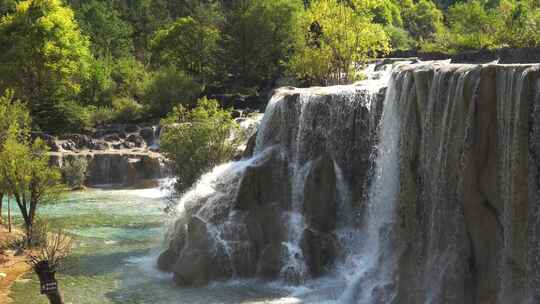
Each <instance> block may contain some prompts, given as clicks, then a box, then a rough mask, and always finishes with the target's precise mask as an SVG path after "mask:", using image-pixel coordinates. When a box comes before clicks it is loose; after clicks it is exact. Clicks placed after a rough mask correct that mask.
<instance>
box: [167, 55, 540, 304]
mask: <svg viewBox="0 0 540 304" xmlns="http://www.w3.org/2000/svg"><path fill="white" fill-rule="evenodd" d="M390 76H391V77H390ZM387 85H388V88H386V91H385V87H386V86H387ZM539 92H540V72H539V69H538V67H537V66H527V65H513V66H506V65H494V64H490V65H457V64H449V63H448V62H423V63H417V64H396V65H394V69H393V70H392V71H390V70H389V69H384V68H383V69H380V68H377V69H376V68H374V67H371V69H370V72H369V73H368V79H367V80H365V81H362V82H359V83H356V84H354V85H348V86H334V87H325V88H309V89H296V88H282V89H279V90H276V92H275V94H274V95H273V97H272V99H271V100H270V102H269V104H268V107H267V109H266V113H265V115H264V117H263V119H262V121H261V124H260V126H259V129H258V132H257V135H256V138H255V140H254V148H253V153H252V156H250V157H248V158H247V159H244V160H242V161H239V162H233V163H230V164H227V165H223V166H220V167H217V168H215V169H214V170H213V171H212V172H211V173H209V174H207V175H205V176H203V178H202V179H201V181H200V182H199V183H198V184H197V185H196V186H195V187H194V188H193V189H192V190H191V191H190V192H188V193H187V194H186V195H185V196H184V197H183V198H182V199H181V200H180V204H179V206H182V207H181V210H180V211H181V212H179V214H180V215H179V218H178V219H177V220H176V223H175V225H174V226H173V227H172V229H171V232H170V239H169V246H168V248H167V250H166V251H165V252H163V253H162V255H161V256H160V259H159V266H160V268H161V269H163V270H166V271H169V272H172V273H173V274H174V278H175V280H176V282H178V283H179V284H181V285H192V284H201V283H207V282H209V281H213V280H221V279H229V278H253V277H259V278H269V279H277V278H281V279H282V281H285V282H286V284H291V283H292V284H304V286H307V287H309V286H310V284H315V283H314V282H323V283H320V284H323V285H318V286H317V287H315V288H314V289H320V290H325V292H326V293H328V294H331V295H330V296H329V295H328V294H325V295H324V299H326V300H333V301H336V300H337V301H340V302H341V303H346V304H349V303H360V304H376V303H377V304H378V303H400V304H402V303H404V304H409V303H410V304H416V303H433V304H438V303H445V304H446V303H450V304H454V303H455V304H458V303H459V304H462V303H464V304H484V303H497V304H501V303H527V304H528V303H535V301H536V300H537V299H538V297H539V296H540V295H539V289H538V287H537V284H536V285H535V282H539V281H540V270H539V269H540V263H539V262H538V258H537V253H538V252H540V246H539V245H538V244H540V241H538V240H539V237H538V234H539V232H538V231H539V228H538V227H540V225H539V224H538V223H539V219H538V218H539V213H540V212H539V210H540V207H539V202H538V200H537V199H536V198H538V197H539V195H538V188H539V187H538V161H537V160H538V154H539V152H537V150H538V149H536V148H537V145H536V142H537V138H538V117H539V115H538V100H539V97H538V96H539V95H540V94H539ZM382 97H384V98H382ZM321 276H323V278H321V279H320V280H319V278H320V277H321ZM330 281H332V282H330ZM329 286H331V287H329ZM329 289H332V290H329ZM320 297H321V294H318V296H315V297H313V298H309V300H308V297H304V298H302V299H301V300H299V301H304V300H305V302H306V303H308V302H309V303H311V302H315V303H317V302H319V300H320ZM315 298H317V299H319V300H312V299H315ZM536 302H537V301H536Z"/></svg>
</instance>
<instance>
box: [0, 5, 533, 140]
mask: <svg viewBox="0 0 540 304" xmlns="http://www.w3.org/2000/svg"><path fill="white" fill-rule="evenodd" d="M0 16H1V21H0V93H1V92H5V93H4V97H5V98H7V96H9V97H10V98H12V99H13V100H18V101H21V102H22V103H23V104H25V105H26V107H27V108H28V109H29V111H30V113H31V117H32V118H33V120H32V121H33V122H34V123H33V126H32V129H34V130H41V131H45V132H49V133H53V134H54V133H56V134H58V133H62V132H66V130H69V131H70V132H84V131H85V130H89V129H91V128H93V127H95V126H96V125H99V124H103V123H110V122H138V121H150V120H159V119H160V118H163V117H165V116H166V115H167V113H169V112H170V111H171V110H172V109H173V108H174V107H175V106H177V105H180V104H181V105H184V106H187V107H188V108H189V107H191V106H193V105H195V104H196V101H197V100H198V99H199V98H201V97H203V96H215V95H220V94H221V95H224V94H225V95H226V94H243V95H246V96H255V98H261V99H265V98H267V96H266V95H267V94H268V92H270V91H271V89H273V88H274V87H277V86H281V85H291V84H292V85H296V86H303V85H328V84H336V83H344V82H352V81H355V80H358V79H361V78H362V75H360V74H359V73H358V72H357V71H358V70H359V69H358V68H359V66H362V65H363V64H364V63H366V62H367V61H368V60H369V59H370V58H374V57H380V56H384V55H387V54H389V53H391V52H392V51H394V50H420V51H425V52H430V51H438V52H444V53H448V54H452V53H456V52H461V51H466V50H476V49H496V48H502V47H529V46H537V45H538V43H539V41H540V4H539V3H538V2H537V1H534V0H500V1H498V0H489V1H488V0H473V1H454V0H436V1H432V0H419V1H413V0H343V1H339V0H316V1H315V0H311V1H308V0H303V1H302V0H205V1H199V0H87V1H82V0H66V1H63V0H27V1H16V0H1V1H0Z"/></svg>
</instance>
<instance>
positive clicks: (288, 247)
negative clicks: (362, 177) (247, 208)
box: [173, 64, 400, 304]
mask: <svg viewBox="0 0 540 304" xmlns="http://www.w3.org/2000/svg"><path fill="white" fill-rule="evenodd" d="M365 74H366V76H367V77H366V79H365V80H363V81H359V82H357V83H355V84H353V85H341V86H333V87H316V88H306V89H302V88H282V89H278V90H276V93H275V94H274V95H273V97H272V98H271V100H270V101H269V104H268V106H267V108H266V112H265V115H264V117H263V118H262V120H261V121H260V125H259V128H258V133H257V138H256V142H255V148H254V154H253V156H252V157H250V158H248V159H244V160H240V161H235V162H230V163H227V164H224V165H220V166H217V167H215V168H214V169H213V170H212V171H210V172H209V173H207V174H205V175H203V176H202V177H201V178H200V180H199V181H198V182H197V183H196V185H195V186H194V187H193V188H192V189H191V190H190V191H188V192H187V193H186V194H184V195H183V196H182V198H181V199H180V200H179V203H178V205H177V210H176V211H177V213H178V214H179V218H180V217H182V214H189V215H190V216H196V217H197V218H199V219H200V220H202V221H203V222H204V225H205V226H206V229H207V230H208V231H209V234H210V236H211V239H212V243H213V246H214V247H215V252H214V253H213V254H217V255H219V252H222V253H223V254H224V256H225V257H224V259H223V260H221V261H222V262H223V263H225V264H230V267H229V266H225V268H227V267H229V268H231V269H230V270H231V275H232V277H233V278H236V277H237V274H238V270H237V269H236V267H237V266H235V263H234V262H233V260H234V259H235V258H236V259H237V260H238V258H239V257H238V253H239V252H244V251H243V250H244V249H243V248H244V247H241V246H242V244H244V243H245V242H244V241H245V240H246V238H245V237H244V236H243V235H244V234H249V231H247V230H246V226H245V225H244V224H242V220H243V219H242V216H243V215H238V214H237V212H236V211H234V209H229V208H231V206H233V205H234V204H235V203H234V202H235V201H236V195H237V193H238V191H239V189H240V185H241V182H242V180H243V176H244V174H245V172H246V170H248V168H251V167H253V166H259V165H260V164H262V163H264V162H265V161H266V160H267V159H268V157H267V156H269V157H277V158H278V159H282V161H284V162H285V163H286V167H285V168H284V170H285V176H284V177H283V178H287V179H288V183H290V193H289V195H290V201H288V202H286V203H287V207H286V208H285V209H284V210H283V212H282V213H281V218H280V220H281V222H282V223H283V232H284V237H283V239H282V241H281V244H280V246H281V265H280V268H281V270H280V271H279V275H280V277H281V279H282V280H280V283H279V284H280V286H281V288H285V290H288V289H289V288H291V286H293V287H292V288H293V289H292V290H291V291H290V292H287V293H286V294H289V295H291V297H290V298H288V300H291V301H292V302H293V303H294V302H298V303H336V301H338V302H340V303H366V304H368V303H370V304H371V302H370V301H371V297H372V294H373V293H377V290H378V289H380V288H387V287H388V286H389V285H390V284H391V283H392V281H391V274H392V269H391V268H392V267H391V266H390V265H384V267H383V268H384V269H385V270H383V271H380V269H378V267H379V266H381V265H380V264H379V262H380V259H381V258H382V257H383V255H385V254H386V255H388V252H389V251H391V250H390V248H388V246H389V240H388V234H389V232H390V230H389V229H391V226H392V223H393V221H394V218H393V216H394V209H395V204H396V201H397V200H396V197H397V195H398V190H399V185H398V176H397V174H398V169H399V160H398V157H399V153H398V151H397V150H398V145H399V124H400V122H399V117H398V109H397V107H398V102H396V100H395V99H396V98H399V96H396V94H397V92H396V90H395V88H394V86H393V85H392V84H393V81H391V82H390V84H391V85H390V88H389V91H388V92H387V94H386V95H387V97H386V99H385V100H384V105H383V107H384V111H383V113H382V119H381V120H380V126H379V127H378V128H377V130H378V132H379V133H380V134H379V135H378V136H377V137H378V142H379V145H378V146H377V151H378V152H377V153H375V155H376V160H375V163H376V170H375V172H374V176H375V181H374V182H373V184H372V186H371V189H370V190H369V193H368V196H369V203H368V204H367V205H368V208H367V214H364V215H362V217H365V218H366V220H367V222H366V223H365V224H364V226H366V227H367V228H366V227H358V226H356V225H354V224H353V223H358V222H361V220H359V218H357V217H359V216H360V215H358V213H356V211H354V212H353V210H352V209H351V208H352V206H354V205H356V206H357V205H358V203H357V202H353V200H358V198H354V197H353V195H352V194H351V193H352V192H353V189H352V188H351V186H352V185H350V184H349V183H348V181H346V179H347V177H346V176H345V175H346V174H350V172H349V173H344V172H343V170H342V169H344V170H349V169H348V168H346V166H347V163H348V161H349V160H350V159H349V157H350V156H351V155H354V153H355V152H354V151H353V150H351V149H354V148H351V147H350V146H347V145H344V143H347V142H349V141H351V136H352V137H353V139H354V140H360V143H359V142H355V143H354V145H355V146H360V145H363V143H365V145H369V139H368V137H370V136H371V135H370V134H372V133H371V132H373V133H374V132H375V128H376V125H375V123H376V122H377V121H378V119H377V118H375V116H376V115H377V114H376V112H377V109H380V108H381V101H382V100H381V99H380V98H381V97H380V94H381V89H383V88H385V87H386V86H387V85H388V83H389V81H390V78H391V75H392V69H391V66H383V67H382V69H376V68H375V65H374V64H373V65H370V66H369V67H368V69H367V70H366V72H365ZM378 113H379V114H380V112H378ZM345 121H347V122H348V123H351V124H352V125H354V124H355V123H357V122H358V123H361V124H366V125H365V126H361V128H363V129H362V131H361V132H365V133H360V134H362V136H360V138H362V139H357V138H358V136H357V135H355V133H354V132H352V133H349V132H350V131H349V130H346V129H344V128H343V123H344V122H345ZM353 128H354V127H353ZM363 137H365V138H363ZM366 151H367V152H362V153H367V154H366V158H367V155H369V149H368V150H366ZM323 155H327V157H329V158H327V159H331V160H332V161H333V166H332V167H333V170H334V171H335V183H336V185H335V191H336V196H337V198H336V199H337V209H338V210H337V212H338V216H337V222H336V225H337V234H338V240H339V241H340V242H341V247H343V249H344V251H345V253H344V254H343V255H341V256H340V257H337V259H338V261H337V264H338V265H337V271H333V272H331V273H330V274H329V275H328V276H326V277H323V278H321V279H312V278H311V277H310V275H311V274H310V269H309V266H308V265H307V259H308V257H306V256H304V250H303V248H302V239H303V237H304V233H305V231H306V229H307V228H309V225H310V224H309V223H308V222H309V219H307V218H306V216H305V215H304V213H305V208H306V207H305V204H306V202H305V199H306V198H305V197H304V196H305V195H306V191H307V190H306V189H307V188H306V183H307V180H308V178H309V176H310V174H312V172H314V171H313V170H315V167H316V163H317V162H318V161H319V160H321V159H324V158H323ZM340 165H341V166H343V168H341V167H340ZM278 166H279V165H278ZM254 203H255V202H254ZM328 203H331V202H328ZM224 210H225V211H224ZM218 214H228V215H226V216H225V217H222V218H223V219H222V220H219V221H214V219H215V218H216V217H217V216H219V217H221V215H218ZM343 215H344V216H343ZM239 216H240V217H239ZM231 231H234V233H232V234H231ZM173 233H174V232H173ZM276 233H277V232H276ZM245 250H246V251H245V253H246V258H249V257H250V255H249V254H248V253H249V251H248V250H250V248H249V247H245ZM213 256H216V255H213ZM218 258H220V257H218ZM240 258H243V257H240ZM223 263H221V265H223ZM240 267H243V266H240ZM226 271H228V270H226ZM240 278H241V276H239V277H238V279H240ZM340 296H341V297H340Z"/></svg>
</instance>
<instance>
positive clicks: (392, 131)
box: [340, 74, 400, 304]
mask: <svg viewBox="0 0 540 304" xmlns="http://www.w3.org/2000/svg"><path fill="white" fill-rule="evenodd" d="M398 77H399V74H394V77H393V78H392V79H391V80H390V84H389V86H388V90H387V94H386V97H385V101H384V106H383V109H384V110H383V114H382V118H381V121H380V125H379V131H378V132H379V134H378V137H379V144H378V146H377V149H376V151H377V152H376V161H375V166H376V167H375V174H374V178H373V182H372V184H371V187H370V189H369V193H368V202H367V214H366V224H365V226H366V227H365V228H364V229H362V231H355V232H356V233H355V234H357V235H358V236H357V238H360V240H359V239H357V240H356V242H353V243H352V244H351V245H352V247H353V248H352V250H351V251H353V252H354V253H353V254H352V256H350V257H349V259H348V261H347V263H348V265H346V267H344V269H345V270H344V271H345V273H344V274H345V276H346V277H347V282H348V287H347V289H346V291H345V292H344V293H343V295H342V296H341V298H340V301H341V302H342V303H361V304H370V303H380V302H375V300H377V301H381V300H382V301H383V302H382V303H390V302H391V298H392V295H391V294H388V293H387V292H385V293H384V295H382V293H381V295H382V296H384V297H385V298H384V299H374V297H377V294H378V291H379V290H380V289H384V288H385V287H387V286H391V285H392V284H393V282H392V274H393V273H392V271H393V266H394V265H392V260H391V259H385V260H384V261H383V260H382V258H383V257H388V255H389V252H390V251H392V248H391V245H392V244H391V241H390V235H389V234H390V233H391V228H392V226H393V225H394V222H395V215H396V206H397V203H398V195H399V132H400V118H399V115H398V102H397V101H398V100H399V96H398V94H399V90H397V88H396V78H398ZM355 247H356V248H355Z"/></svg>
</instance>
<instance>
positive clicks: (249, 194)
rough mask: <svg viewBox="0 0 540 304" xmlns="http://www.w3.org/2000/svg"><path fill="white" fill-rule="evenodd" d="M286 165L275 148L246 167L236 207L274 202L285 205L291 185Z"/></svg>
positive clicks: (243, 207)
mask: <svg viewBox="0 0 540 304" xmlns="http://www.w3.org/2000/svg"><path fill="white" fill-rule="evenodd" d="M286 166H287V164H286V163H285V162H284V161H283V160H282V159H281V157H280V155H279V151H277V150H275V151H272V152H271V153H270V154H269V155H267V156H266V157H264V158H263V159H261V160H260V161H258V162H256V163H255V164H253V165H251V166H249V167H248V168H246V170H245V172H244V175H243V177H242V180H241V182H240V186H239V188H238V193H237V196H236V208H238V209H242V210H247V209H253V208H256V207H258V206H264V205H267V204H272V203H278V204H281V205H285V203H286V202H287V201H288V194H289V190H288V189H289V187H290V184H289V183H288V175H287V168H286Z"/></svg>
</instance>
